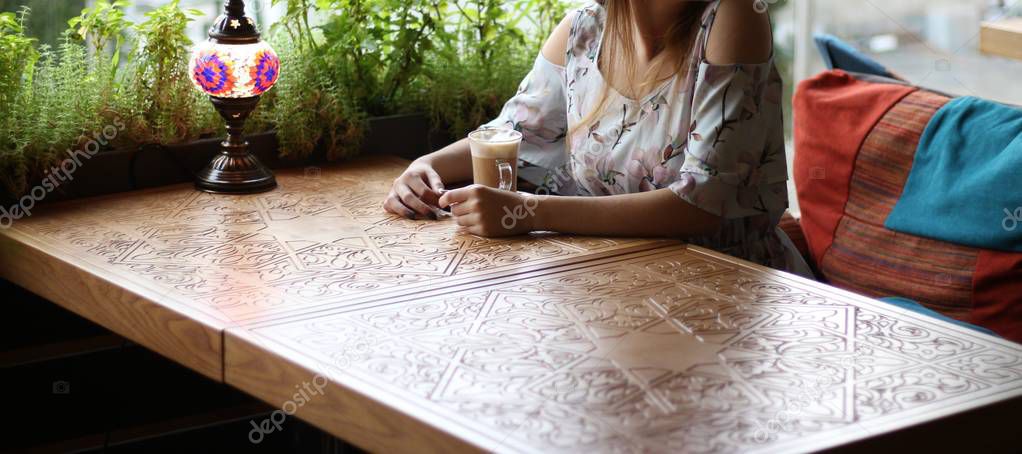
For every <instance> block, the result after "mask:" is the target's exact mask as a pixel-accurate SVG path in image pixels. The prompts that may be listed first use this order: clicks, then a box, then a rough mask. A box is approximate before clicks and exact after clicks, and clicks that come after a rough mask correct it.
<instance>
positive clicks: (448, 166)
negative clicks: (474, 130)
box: [416, 139, 472, 184]
mask: <svg viewBox="0 0 1022 454" xmlns="http://www.w3.org/2000/svg"><path fill="white" fill-rule="evenodd" d="M416 161H418V162H422V163H424V164H427V165H429V166H430V167H433V170H436V173H438V174H440V178H441V179H443V180H444V183H445V184H446V183H459V182H464V181H470V180H471V179H472V154H471V151H470V150H469V147H468V139H461V140H459V141H457V142H454V143H452V144H450V145H448V146H446V147H444V148H441V149H439V150H437V151H435V152H433V153H430V154H428V155H425V156H423V157H421V158H419V159H416Z"/></svg>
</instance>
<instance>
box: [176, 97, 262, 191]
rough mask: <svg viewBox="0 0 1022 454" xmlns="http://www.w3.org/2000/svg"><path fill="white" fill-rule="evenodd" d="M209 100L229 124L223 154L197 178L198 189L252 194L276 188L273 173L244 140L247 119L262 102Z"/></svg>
mask: <svg viewBox="0 0 1022 454" xmlns="http://www.w3.org/2000/svg"><path fill="white" fill-rule="evenodd" d="M209 99H210V101H212V102H213V107H215V108H216V110H217V112H219V113H220V116H221V117H223V119H224V120H225V121H226V122H227V138H226V139H225V140H224V141H223V142H222V143H221V144H220V147H221V149H220V154H218V155H217V156H216V157H215V158H213V160H212V161H210V163H209V164H207V165H206V167H205V168H204V169H202V170H201V171H199V173H198V174H197V175H196V180H195V187H196V189H199V190H200V191H206V192H214V193H220V194H253V193H257V192H265V191H269V190H271V189H273V188H275V187H277V180H276V178H274V177H273V173H272V172H270V170H269V169H268V168H266V166H264V165H263V164H262V163H261V162H259V159H258V158H256V157H255V156H254V155H252V154H251V153H249V150H248V141H246V140H245V137H244V129H245V120H247V119H248V116H249V114H251V113H252V111H253V110H254V109H255V107H256V104H258V103H259V96H252V97H249V98H218V97H216V96H210V97H209Z"/></svg>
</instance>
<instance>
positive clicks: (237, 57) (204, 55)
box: [188, 41, 280, 98]
mask: <svg viewBox="0 0 1022 454" xmlns="http://www.w3.org/2000/svg"><path fill="white" fill-rule="evenodd" d="M188 73H189V74H191V76H192V82H193V83H195V87H196V88H198V89H199V90H201V91H202V92H203V93H206V94H207V95H210V96H217V97H221V98H248V97H252V96H259V95H261V94H263V93H265V92H266V91H267V90H269V89H270V88H271V87H273V84H275V83H277V76H278V75H279V74H280V59H279V58H277V54H276V53H275V52H273V49H272V48H270V45H269V44H266V43H265V42H259V43H256V44H235V45H229V44H227V45H225V44H217V43H215V42H213V41H206V42H205V43H202V44H201V45H199V46H198V47H196V48H195V52H194V53H193V54H192V62H191V65H190V66H189V68H188Z"/></svg>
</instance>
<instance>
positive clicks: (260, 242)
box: [16, 160, 663, 322]
mask: <svg viewBox="0 0 1022 454" xmlns="http://www.w3.org/2000/svg"><path fill="white" fill-rule="evenodd" d="M402 169H403V164H402V163H400V162H396V161H380V160H376V161H365V162H352V163H347V164H345V165H343V166H341V167H339V168H333V169H322V170H319V169H307V170H306V171H304V172H302V171H289V172H281V173H280V174H279V175H278V177H279V178H278V181H279V183H280V189H278V190H276V191H273V192H270V193H266V194H260V195H251V196H227V195H212V194H206V193H199V192H196V191H195V190H193V189H192V188H191V187H183V186H182V187H176V188H171V189H163V190H155V191H146V192H139V193H132V194H125V195H119V196H114V197H107V198H103V199H99V200H96V201H83V202H72V203H69V204H64V205H61V206H60V207H59V208H57V209H53V210H51V211H50V212H48V213H45V214H37V215H36V216H34V217H32V218H29V219H24V220H21V221H19V222H18V223H17V226H16V228H17V229H19V230H20V231H22V232H26V233H28V234H30V235H32V236H33V237H35V238H37V239H39V240H41V241H43V242H45V243H46V244H47V245H48V246H50V247H51V248H52V249H53V250H54V251H61V252H62V253H63V254H64V255H65V256H70V257H73V258H74V259H76V260H86V261H88V262H89V263H90V264H91V265H94V266H97V267H100V268H102V269H105V270H108V271H112V272H114V273H118V274H119V275H120V276H123V277H124V278H125V279H128V280H130V281H133V282H138V283H141V284H143V285H146V286H148V287H149V288H151V289H153V290H155V291H156V292H158V293H159V294H160V295H161V296H163V297H165V298H167V299H173V300H177V301H180V302H182V303H184V304H187V305H192V306H197V307H198V308H199V309H200V310H203V311H205V312H207V313H210V314H213V315H215V316H217V317H219V318H221V319H223V320H225V321H231V322H244V321H248V320H252V319H256V318H258V319H259V320H266V319H272V318H273V317H278V316H284V315H287V314H290V313H293V312H296V311H298V312H301V311H304V310H312V309H313V308H315V307H319V306H323V305H337V304H346V303H349V302H352V301H356V300H358V299H360V298H361V299H364V298H368V297H371V296H372V295H373V293H374V292H378V291H390V290H394V289H398V288H400V289H401V290H402V291H404V289H406V288H407V289H410V287H409V286H412V285H414V284H430V286H431V287H433V288H435V286H436V285H439V284H440V283H441V282H443V280H444V279H449V278H455V277H464V276H473V275H481V274H484V273H495V272H500V271H502V270H510V269H515V268H519V267H523V266H532V265H541V264H543V263H546V262H549V261H553V260H561V259H568V260H570V259H583V258H585V257H587V256H591V255H592V254H595V253H600V252H609V251H614V250H618V249H623V248H628V247H631V246H642V245H649V247H653V245H654V244H663V243H662V242H655V241H648V240H629V239H606V238H584V237H566V236H557V235H539V234H537V235H534V236H533V238H532V239H531V240H529V241H524V240H523V239H521V238H518V239H486V238H480V237H476V236H473V235H468V234H465V233H462V232H461V231H459V229H458V227H457V225H456V224H455V223H454V222H453V220H449V219H448V220H441V221H414V220H408V219H403V218H399V217H395V216H391V215H388V214H386V213H385V212H384V211H383V209H382V207H381V204H382V201H383V197H384V195H385V194H386V193H387V191H388V190H389V188H390V184H391V182H392V181H393V179H394V177H395V176H397V175H398V174H399V173H400V172H401V171H402Z"/></svg>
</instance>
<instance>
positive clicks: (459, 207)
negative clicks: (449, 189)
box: [451, 202, 477, 216]
mask: <svg viewBox="0 0 1022 454" xmlns="http://www.w3.org/2000/svg"><path fill="white" fill-rule="evenodd" d="M476 207H477V202H462V203H457V204H455V205H454V206H453V207H451V214H453V215H455V216H464V215H466V214H469V213H472V212H474V211H476Z"/></svg>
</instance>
